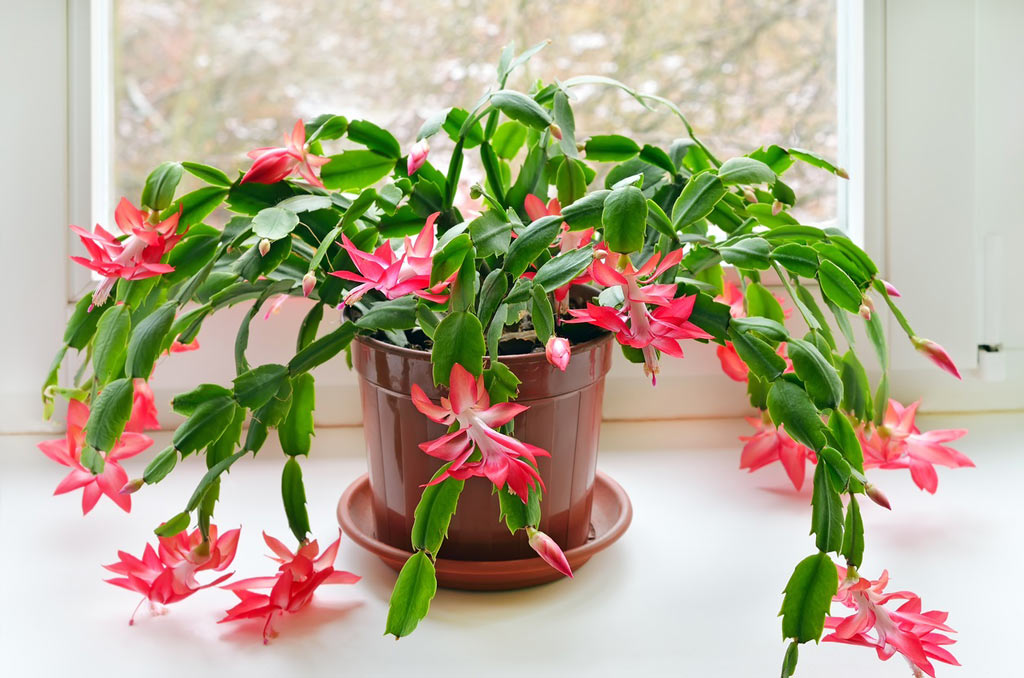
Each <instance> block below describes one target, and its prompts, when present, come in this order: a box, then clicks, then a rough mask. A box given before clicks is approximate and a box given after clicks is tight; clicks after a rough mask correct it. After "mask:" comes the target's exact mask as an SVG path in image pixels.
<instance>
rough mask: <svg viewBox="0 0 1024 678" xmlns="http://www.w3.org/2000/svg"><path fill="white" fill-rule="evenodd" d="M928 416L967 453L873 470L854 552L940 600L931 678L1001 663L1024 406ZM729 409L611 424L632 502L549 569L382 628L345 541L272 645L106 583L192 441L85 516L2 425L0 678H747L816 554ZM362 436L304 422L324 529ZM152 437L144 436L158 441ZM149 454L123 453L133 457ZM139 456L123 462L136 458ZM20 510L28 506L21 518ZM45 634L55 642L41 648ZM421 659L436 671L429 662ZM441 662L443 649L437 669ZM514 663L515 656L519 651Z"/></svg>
mask: <svg viewBox="0 0 1024 678" xmlns="http://www.w3.org/2000/svg"><path fill="white" fill-rule="evenodd" d="M919 423H920V425H921V426H922V428H924V429H928V428H941V427H960V426H964V427H967V428H969V429H970V430H971V433H970V435H969V436H968V437H967V438H965V439H964V441H963V445H961V446H960V449H961V450H962V451H964V452H965V453H966V454H968V455H969V456H971V457H972V458H973V459H974V460H975V461H976V462H977V464H978V468H977V469H964V470H958V471H947V470H944V469H943V470H940V478H941V479H940V483H939V491H938V494H937V495H935V496H931V495H928V494H926V493H924V492H921V491H919V490H918V489H917V488H916V487H914V486H913V485H912V483H911V481H910V478H909V474H907V473H905V472H902V471H890V472H882V471H876V472H874V473H873V474H872V477H873V478H875V479H876V480H877V482H879V483H880V484H881V486H882V487H883V488H884V489H885V491H886V492H887V493H888V495H889V497H890V498H891V500H892V503H893V506H894V508H895V510H894V512H893V513H892V514H888V513H886V512H884V511H882V510H881V509H878V508H877V507H875V506H874V505H872V504H864V505H863V511H864V516H865V522H866V523H867V552H866V557H865V565H864V567H863V568H862V570H863V572H864V573H865V574H866V575H871V576H877V574H878V573H879V571H880V570H881V569H882V568H889V570H890V574H891V575H892V577H893V590H898V589H900V588H908V589H911V590H914V591H915V592H917V593H919V594H920V595H922V596H923V599H924V603H925V606H926V608H928V609H931V608H937V609H942V610H949V611H950V613H951V615H950V620H949V623H950V624H951V625H952V626H953V627H954V628H956V629H957V630H958V631H959V632H960V633H959V638H960V640H959V642H958V643H957V644H956V645H954V646H953V647H952V650H953V652H954V654H955V655H956V656H957V658H958V659H959V660H960V661H961V662H962V663H963V664H964V666H965V668H964V669H962V670H957V669H953V668H950V667H947V666H944V665H939V666H938V672H939V675H940V676H956V675H963V676H982V675H986V676H994V675H1006V674H1007V671H1008V670H1009V669H1010V668H1011V667H1014V666H1016V664H1017V661H1016V659H1015V658H1014V654H1013V653H1014V648H1015V647H1016V638H1015V635H1014V633H1015V630H1014V629H1015V626H1014V624H1012V623H1009V624H1008V623H993V620H996V619H1006V617H1005V615H1006V614H1012V611H1013V610H1015V609H1020V608H1021V607H1022V606H1024V593H1022V592H1021V588H1020V586H1019V585H1018V579H1019V577H1018V576H1017V564H1018V563H1019V562H1020V560H1021V556H1024V547H1022V546H1021V545H1020V541H1019V540H1015V539H1012V538H1009V539H1008V538H1006V535H1013V534H1015V533H1016V532H1017V531H1018V528H1019V525H1018V519H1017V516H1019V515H1020V514H1021V511H1022V510H1024V499H1022V498H1021V495H1020V493H1019V492H1018V491H1017V487H1016V485H1015V483H1016V480H1015V479H1016V478H1019V477H1021V474H1022V473H1024V456H1022V455H1021V454H1019V452H1020V450H1019V449H1018V448H1019V445H1017V443H1016V442H1015V432H1019V431H1020V430H1022V429H1024V415H1021V414H1015V415H988V416H979V415H974V416H956V417H942V418H934V417H932V418H927V419H923V420H921V421H919ZM744 432H746V427H745V425H744V424H743V422H742V421H740V420H715V421H709V420H704V421H689V422H656V423H608V424H605V425H604V427H603V431H602V440H601V457H600V467H601V468H602V469H603V470H605V471H607V472H608V473H609V474H611V475H612V476H613V477H614V478H615V479H616V480H618V481H619V482H620V483H621V484H622V485H623V487H624V488H625V489H626V490H627V491H628V492H629V493H630V495H631V497H632V501H633V507H634V512H635V515H634V520H633V524H632V526H631V527H630V529H629V531H628V532H627V533H626V534H625V536H624V537H623V538H622V540H621V541H620V542H618V543H617V544H615V545H614V546H613V547H611V548H610V549H609V550H608V551H606V552H604V553H601V554H599V555H597V556H595V557H594V559H593V560H592V561H591V562H590V563H589V564H587V565H586V566H585V567H583V568H581V569H580V570H579V571H578V572H577V576H576V578H575V580H573V581H562V582H558V583H555V584H552V585H548V586H545V587H541V588H536V589H529V590H525V591H518V592H509V593H497V594H476V593H465V592H454V591H445V590H442V591H440V592H439V593H438V596H437V598H436V599H435V600H434V603H433V605H432V609H431V614H430V616H429V618H428V619H427V620H426V621H425V622H424V623H423V624H422V626H421V627H420V629H419V630H417V632H416V633H415V634H414V635H413V636H412V637H410V638H407V639H403V640H402V641H401V642H399V643H395V642H394V641H393V640H391V639H390V638H385V637H384V636H383V635H382V631H383V625H384V618H385V614H386V604H387V598H388V595H389V593H390V588H391V585H392V583H393V582H394V574H393V573H392V572H391V571H390V570H389V569H387V568H386V567H385V566H384V565H383V564H381V563H380V562H379V561H377V560H376V559H375V558H374V557H372V556H370V555H369V554H367V553H366V552H364V551H362V550H361V549H359V548H358V547H357V546H355V545H354V544H353V543H352V542H350V541H348V540H345V539H343V542H342V547H341V551H340V554H339V556H338V561H337V566H338V567H339V568H341V569H347V570H351V571H353V572H356V573H357V574H360V575H362V576H363V581H362V582H360V583H359V584H356V585H355V586H344V587H343V586H336V587H334V586H332V587H324V588H323V589H322V590H321V593H319V594H318V597H317V600H316V602H315V603H314V607H313V608H311V609H310V610H308V611H306V613H305V614H303V615H302V616H297V617H294V618H290V619H285V620H283V621H282V622H281V623H280V624H279V625H278V626H279V629H280V631H281V636H280V637H279V638H278V639H276V640H275V641H274V642H273V643H272V644H271V645H270V646H269V647H263V646H262V645H260V641H259V631H258V625H254V626H250V627H239V626H238V625H217V624H216V623H215V621H216V619H217V618H219V613H220V612H222V611H223V610H224V609H226V608H227V607H228V606H230V605H231V604H233V602H232V601H233V600H234V598H233V596H231V595H230V594H229V593H227V592H225V591H207V592H203V593H200V594H197V595H196V596H194V597H192V598H190V599H187V600H185V601H183V602H181V603H178V604H176V605H174V606H172V607H171V609H170V613H169V614H168V615H166V616H163V617H156V618H151V617H149V616H148V614H146V613H145V612H142V613H140V617H139V621H138V622H137V624H136V625H135V626H134V627H129V626H128V624H127V619H128V616H129V615H130V614H131V611H132V609H133V608H134V606H135V604H136V603H137V602H138V599H137V597H136V596H134V595H133V594H130V593H128V592H126V591H123V590H120V589H115V588H113V587H111V586H108V585H107V584H104V583H103V582H102V581H101V580H102V579H103V577H104V574H105V571H104V570H102V569H101V568H100V564H101V563H107V562H111V561H112V560H113V558H114V554H115V552H116V550H117V549H126V550H128V551H131V552H135V553H138V552H140V551H141V549H142V545H143V544H144V542H145V541H146V540H147V539H152V538H153V535H152V533H151V529H152V528H153V526H155V525H156V524H157V523H158V522H159V521H160V520H163V519H166V518H167V517H168V516H169V514H170V513H171V512H173V511H174V510H175V507H178V506H179V505H180V504H181V502H182V501H183V500H184V498H185V497H186V496H187V494H188V493H189V492H190V491H191V488H192V487H193V486H194V484H195V482H196V481H197V480H198V478H199V477H200V474H201V472H202V470H203V469H202V467H201V463H200V462H199V461H198V460H196V459H189V460H188V461H187V462H185V463H184V464H183V466H182V467H180V468H179V469H178V470H177V471H176V472H175V474H174V475H173V476H171V477H170V478H169V480H168V481H166V482H165V483H164V484H162V485H158V486H156V487H154V488H148V489H146V490H144V491H143V492H140V493H139V494H136V495H135V497H134V501H135V505H134V509H133V512H132V515H131V516H126V515H125V514H123V513H121V512H120V511H119V510H118V509H116V508H115V507H114V506H113V505H112V504H110V503H109V502H108V501H107V500H106V499H104V500H102V501H101V503H100V505H99V506H98V507H97V509H95V510H94V512H93V513H92V514H90V515H89V516H87V517H85V518H82V517H81V516H80V515H79V495H78V493H74V494H73V495H66V496H61V497H51V496H50V492H51V488H52V487H53V486H55V485H56V483H57V482H58V480H59V479H60V478H61V477H62V476H63V474H62V472H61V469H60V468H58V467H56V466H55V465H54V464H52V462H50V461H49V460H48V459H46V458H45V457H43V455H42V454H40V453H38V452H37V451H36V450H35V447H34V446H35V443H36V442H37V441H38V440H39V439H40V437H39V436H4V437H0V446H2V448H3V450H2V452H3V453H4V454H5V456H6V457H7V458H8V459H9V460H10V461H11V463H10V464H9V465H8V466H7V467H6V468H5V472H4V474H2V475H0V531H2V534H3V535H4V539H5V543H7V544H8V545H9V547H10V553H8V557H6V558H4V559H2V560H0V582H3V584H2V585H0V586H2V591H0V607H2V609H3V610H4V614H3V615H0V655H2V656H4V657H5V665H6V666H9V667H11V668H10V673H9V675H16V676H44V675H75V676H77V677H78V678H92V676H106V675H109V672H110V671H111V670H112V668H114V667H122V668H123V667H145V669H144V671H145V673H146V675H147V676H153V677H162V676H168V677H171V676H175V677H176V676H181V675H195V676H205V675H212V674H214V673H217V674H219V675H246V676H250V677H251V678H260V677H261V676H268V677H271V676H272V677H274V678H277V677H279V676H290V675H300V674H301V675H325V674H327V673H329V672H336V671H338V670H343V671H344V673H345V674H346V675H353V676H401V675H412V674H414V673H416V672H425V673H423V675H430V674H431V672H432V671H435V670H436V671H442V670H444V671H445V675H452V676H479V675H485V674H486V675H489V676H521V675H523V671H526V670H528V671H529V672H532V673H534V674H535V675H562V676H576V675H586V676H606V675H607V676H621V675H624V674H626V675H636V676H661V675H674V676H710V675H723V676H746V675H775V673H776V672H777V670H778V668H777V667H778V665H779V663H780V661H781V656H782V651H783V645H782V643H781V639H780V635H779V621H778V619H777V618H776V616H775V615H776V614H777V612H778V608H779V605H780V603H781V596H780V595H779V591H780V590H781V589H782V587H783V585H784V584H785V581H786V579H787V578H788V576H789V573H790V571H791V569H792V567H793V565H794V564H795V563H796V562H797V560H799V559H800V558H802V557H803V556H805V555H807V554H809V553H811V551H812V550H813V544H812V542H811V540H810V538H809V537H807V536H806V531H807V525H808V523H809V515H810V513H809V507H808V506H807V504H808V502H809V494H808V490H807V488H805V491H804V493H803V494H800V495H797V494H795V493H794V492H793V491H792V490H791V489H790V488H789V486H788V485H787V482H786V481H785V479H784V476H783V474H782V472H781V470H780V469H779V468H778V467H771V468H768V469H764V470H762V471H760V472H758V473H756V474H753V475H747V474H745V473H742V472H740V471H738V470H737V468H736V467H737V463H738V458H739V449H740V446H739V443H738V442H737V441H736V439H735V436H736V435H738V434H740V433H744ZM361 434H362V432H361V431H360V430H359V429H356V428H347V429H346V428H342V429H323V430H320V431H318V435H317V438H316V441H315V444H314V447H315V449H314V451H313V455H312V456H311V458H310V459H308V460H303V466H304V468H305V477H306V483H307V493H308V497H309V502H310V516H311V522H312V525H313V529H314V532H315V534H316V536H318V537H319V538H320V539H321V542H322V543H323V542H326V541H328V540H330V539H331V538H332V537H333V535H334V534H335V529H336V522H335V519H334V509H335V503H336V502H337V499H338V496H339V495H340V493H341V491H342V490H343V489H344V488H345V487H346V486H347V485H348V484H349V483H350V482H351V481H352V480H354V479H355V478H356V477H357V476H359V475H360V474H362V473H363V472H364V471H365V461H364V459H363V456H362V455H363V441H362V435H361ZM165 436H166V434H159V435H158V444H159V443H161V442H163V441H164V439H165ZM149 456H150V455H148V454H144V455H141V456H140V457H139V458H136V459H133V460H130V462H129V464H128V466H129V473H130V474H131V473H133V472H134V473H136V474H137V473H138V472H139V470H140V469H141V467H142V464H143V463H144V461H145V460H146V459H148V458H149ZM133 462H134V463H133ZM280 468H281V455H280V453H279V452H278V451H277V450H275V449H274V448H272V447H269V445H268V449H266V450H264V451H263V452H261V453H260V455H259V457H258V458H257V459H256V460H255V461H252V460H246V461H245V462H244V463H242V464H239V465H238V467H237V468H236V469H235V470H234V471H233V472H232V473H231V475H230V476H229V477H228V478H227V479H226V481H225V482H224V486H223V489H222V492H221V498H222V504H221V505H220V506H219V508H218V522H219V523H220V524H221V525H222V526H224V527H225V528H227V527H229V526H235V525H238V524H239V523H242V525H243V533H242V540H241V543H240V547H239V551H238V557H237V559H236V560H235V563H234V565H233V567H232V569H233V570H235V571H236V572H237V573H238V575H237V576H239V577H248V576H255V575H260V574H269V573H271V572H272V570H273V564H272V563H271V561H269V560H267V559H266V558H264V557H263V555H262V554H263V552H264V547H263V544H262V541H261V540H260V538H259V531H260V530H261V529H265V530H267V531H268V532H269V533H271V534H274V535H277V536H280V537H282V538H288V529H287V526H286V523H285V519H284V515H283V511H282V510H281V507H280V505H279V502H278V500H277V496H278V493H279V489H278V488H279V487H280V481H279V477H280V476H279V474H280ZM28 516H31V518H30V519H29V518H27V517H28ZM56 648H59V650H57V651H54V650H55V649H56ZM425 667H431V668H429V669H428V668H425ZM442 667H452V668H451V669H447V668H444V669H443V668H442ZM527 667H529V668H527ZM798 675H800V676H823V675H829V676H831V677H832V678H844V677H850V678H853V677H855V676H856V677H859V676H866V675H870V676H881V677H887V676H892V677H893V678H898V677H904V676H907V675H909V672H908V669H907V667H906V665H905V664H904V663H903V662H902V661H901V660H900V659H899V658H898V657H897V658H894V659H893V660H891V661H889V662H886V663H880V662H878V660H877V659H876V658H875V654H874V652H872V651H871V650H869V649H865V648H851V647H848V646H842V645H836V644H823V645H821V646H818V647H815V646H813V645H810V646H806V647H804V648H802V651H801V663H800V671H799V673H798Z"/></svg>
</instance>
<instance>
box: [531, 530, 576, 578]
mask: <svg viewBox="0 0 1024 678" xmlns="http://www.w3.org/2000/svg"><path fill="white" fill-rule="evenodd" d="M526 534H527V536H529V538H530V548H532V549H533V550H534V551H536V552H537V555H539V556H540V557H541V558H543V559H544V562H546V563H547V564H548V565H550V566H551V567H553V568H555V569H556V570H558V571H559V572H561V573H562V574H564V575H565V576H566V577H572V568H571V567H569V561H568V560H566V558H565V554H564V553H562V549H561V547H559V546H558V544H556V543H555V540H554V539H552V538H551V537H549V536H548V535H546V534H544V533H543V532H541V531H540V530H538V529H536V528H533V527H527V528H526Z"/></svg>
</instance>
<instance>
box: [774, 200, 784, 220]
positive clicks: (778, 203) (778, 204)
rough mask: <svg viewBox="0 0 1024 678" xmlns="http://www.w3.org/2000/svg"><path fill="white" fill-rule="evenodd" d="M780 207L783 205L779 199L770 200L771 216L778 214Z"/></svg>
mask: <svg viewBox="0 0 1024 678" xmlns="http://www.w3.org/2000/svg"><path fill="white" fill-rule="evenodd" d="M782 209H783V205H782V202H781V201H779V200H773V201H772V216H773V217H776V216H778V215H779V213H780V212H781V211H782Z"/></svg>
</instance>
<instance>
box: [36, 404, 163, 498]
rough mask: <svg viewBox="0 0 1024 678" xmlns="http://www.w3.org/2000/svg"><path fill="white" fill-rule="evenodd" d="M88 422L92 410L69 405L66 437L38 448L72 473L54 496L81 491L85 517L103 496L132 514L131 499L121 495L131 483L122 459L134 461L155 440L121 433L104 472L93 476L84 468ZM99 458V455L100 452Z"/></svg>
mask: <svg viewBox="0 0 1024 678" xmlns="http://www.w3.org/2000/svg"><path fill="white" fill-rule="evenodd" d="M87 421H89V407H88V405H86V404H85V403H83V402H81V401H80V400H70V401H68V421H67V426H68V430H67V434H66V435H65V437H64V438H59V439H57V440H44V441H43V442H41V443H39V445H38V447H39V449H40V450H41V451H42V453H43V454H45V455H46V456H47V457H49V458H50V459H53V460H54V461H55V462H57V463H58V464H61V465H62V466H67V467H68V468H70V469H71V472H70V473H68V474H67V476H65V477H64V480H62V481H60V483H59V484H58V485H57V489H55V490H54V491H53V493H54V494H64V493H65V492H71V491H72V490H77V489H81V490H82V515H85V514H87V513H89V511H91V510H92V508H93V507H94V506H96V502H98V501H99V499H100V496H101V495H104V494H105V495H107V497H109V498H110V499H111V501H113V502H114V503H115V504H117V505H118V506H120V507H121V509H122V510H124V511H125V512H130V511H131V510H132V498H131V496H129V495H128V494H127V493H126V494H121V488H122V487H124V486H125V484H126V483H127V482H128V474H127V472H125V470H124V468H122V467H121V464H120V463H118V462H120V461H121V460H122V459H128V458H129V457H134V456H135V455H137V454H138V453H139V452H142V451H143V450H145V449H146V448H147V447H149V446H150V445H152V444H153V440H152V438H150V437H149V436H144V435H142V434H141V433H130V432H126V433H122V434H121V439H120V440H118V441H117V443H116V444H115V445H114V448H113V449H112V450H110V451H109V452H107V454H106V456H105V457H104V463H103V471H101V472H100V473H99V474H97V475H93V474H92V472H91V471H89V470H88V469H86V468H85V467H84V466H83V465H82V461H81V460H82V450H83V448H84V447H85V424H86V422H87ZM97 454H100V453H99V452H97Z"/></svg>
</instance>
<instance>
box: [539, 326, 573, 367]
mask: <svg viewBox="0 0 1024 678" xmlns="http://www.w3.org/2000/svg"><path fill="white" fill-rule="evenodd" d="M571 353H572V349H571V348H570V347H569V341H568V340H567V339H564V338H562V337H556V336H554V335H551V338H550V339H548V343H547V345H546V346H545V347H544V355H545V356H547V359H548V362H549V363H551V364H552V365H554V366H555V367H557V368H558V369H560V370H562V371H563V372H565V368H566V367H567V366H568V365H569V357H570V355H571Z"/></svg>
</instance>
